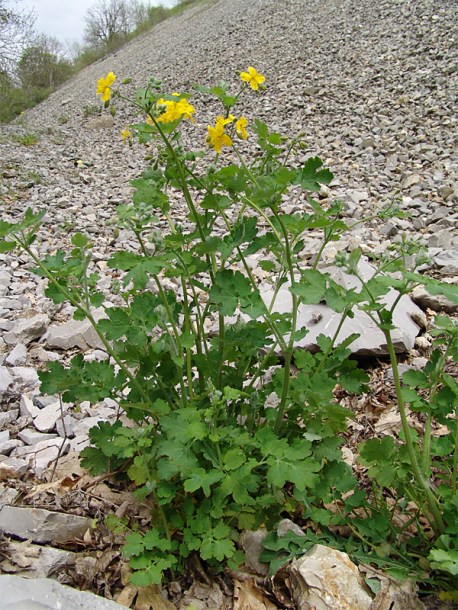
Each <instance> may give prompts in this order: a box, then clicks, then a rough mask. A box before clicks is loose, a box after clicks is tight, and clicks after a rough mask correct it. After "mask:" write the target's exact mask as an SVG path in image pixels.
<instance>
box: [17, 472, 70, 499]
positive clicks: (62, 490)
mask: <svg viewBox="0 0 458 610" xmlns="http://www.w3.org/2000/svg"><path fill="white" fill-rule="evenodd" d="M77 482H78V481H77V480H73V479H71V478H70V477H65V478H63V479H60V480H59V481H54V482H52V483H40V484H38V485H34V486H33V487H32V489H31V490H30V491H29V493H28V494H27V495H26V496H25V498H24V502H27V501H29V500H31V499H32V498H34V497H36V496H38V495H40V494H43V493H49V494H53V495H56V496H63V495H64V494H66V493H68V492H69V490H70V489H72V487H74V486H75V485H76V484H77Z"/></svg>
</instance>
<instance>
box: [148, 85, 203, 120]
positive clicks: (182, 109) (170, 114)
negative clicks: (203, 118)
mask: <svg viewBox="0 0 458 610" xmlns="http://www.w3.org/2000/svg"><path fill="white" fill-rule="evenodd" d="M172 95H173V96H175V97H180V94H179V93H172ZM156 105H157V108H161V107H165V111H164V112H163V113H162V114H161V115H159V116H158V117H157V122H158V123H164V124H166V123H172V122H173V121H177V120H178V119H180V118H183V119H189V120H190V121H191V122H192V123H194V118H193V116H192V115H193V114H194V113H195V111H196V109H195V108H194V106H192V105H191V104H190V103H189V102H188V100H187V99H186V98H185V97H184V98H182V99H181V98H180V99H179V100H178V101H177V102H175V101H174V100H164V99H162V98H161V99H160V100H158V101H157V104H156Z"/></svg>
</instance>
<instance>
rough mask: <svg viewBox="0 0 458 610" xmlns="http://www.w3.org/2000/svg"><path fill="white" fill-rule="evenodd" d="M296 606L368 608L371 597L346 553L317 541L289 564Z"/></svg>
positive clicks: (324, 609)
mask: <svg viewBox="0 0 458 610" xmlns="http://www.w3.org/2000/svg"><path fill="white" fill-rule="evenodd" d="M288 572H289V573H290V575H291V582H292V585H293V598H294V600H295V602H296V604H297V608H298V610H306V609H307V610H308V609H309V608H315V610H369V609H370V607H371V604H372V598H371V596H370V595H369V593H368V591H367V590H366V587H365V585H364V583H363V579H362V577H361V575H360V573H359V571H358V568H357V567H356V565H355V564H354V563H353V562H352V561H351V560H350V558H349V557H348V555H347V554H346V553H342V552H341V551H336V550H335V549H331V548H329V547H326V546H323V545H321V544H316V545H315V546H314V547H312V548H311V549H310V551H309V552H308V553H306V554H305V555H304V556H303V557H301V558H300V559H295V560H294V561H293V562H292V563H291V565H290V566H289V568H288Z"/></svg>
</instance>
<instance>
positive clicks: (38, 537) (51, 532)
mask: <svg viewBox="0 0 458 610" xmlns="http://www.w3.org/2000/svg"><path fill="white" fill-rule="evenodd" d="M90 524H91V520H90V519H88V518H86V517H80V516H78V515H69V514H66V513H58V512H54V511H50V510H45V509H43V508H21V507H19V506H8V505H6V506H2V507H1V508H0V530H1V531H3V532H4V533H5V534H7V535H9V536H16V537H17V538H21V539H23V540H32V541H33V542H38V543H40V544H43V543H45V542H67V541H68V540H72V539H73V538H81V537H82V536H83V535H84V534H85V532H86V531H87V530H88V529H89V527H90Z"/></svg>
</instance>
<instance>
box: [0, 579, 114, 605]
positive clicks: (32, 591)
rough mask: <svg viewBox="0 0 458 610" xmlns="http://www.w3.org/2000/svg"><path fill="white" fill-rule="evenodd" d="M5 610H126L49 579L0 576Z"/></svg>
mask: <svg viewBox="0 0 458 610" xmlns="http://www.w3.org/2000/svg"><path fill="white" fill-rule="evenodd" d="M0 590H1V591H2V610H58V609H61V610H87V609H89V608H90V610H126V607H125V606H122V605H121V604H117V603H116V602H114V601H111V600H108V599H104V598H103V597H99V596H98V595H94V593H89V592H88V591H77V590H76V589H72V588H71V587H67V586H65V585H61V584H60V583H59V582H57V581H55V580H51V579H49V578H34V579H30V580H29V579H26V578H21V577H20V576H10V575H3V576H0Z"/></svg>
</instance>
